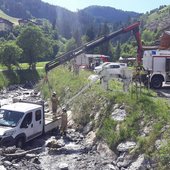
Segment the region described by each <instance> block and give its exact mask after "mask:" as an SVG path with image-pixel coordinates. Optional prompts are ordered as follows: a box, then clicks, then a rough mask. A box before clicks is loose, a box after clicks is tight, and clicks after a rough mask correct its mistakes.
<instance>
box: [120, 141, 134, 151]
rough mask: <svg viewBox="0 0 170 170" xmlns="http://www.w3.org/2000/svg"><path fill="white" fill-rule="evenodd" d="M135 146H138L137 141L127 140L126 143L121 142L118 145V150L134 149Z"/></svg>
mask: <svg viewBox="0 0 170 170" xmlns="http://www.w3.org/2000/svg"><path fill="white" fill-rule="evenodd" d="M135 147H136V143H135V142H131V141H127V142H125V143H120V144H119V145H118V146H117V150H118V151H119V152H128V151H129V150H130V149H134V148H135Z"/></svg>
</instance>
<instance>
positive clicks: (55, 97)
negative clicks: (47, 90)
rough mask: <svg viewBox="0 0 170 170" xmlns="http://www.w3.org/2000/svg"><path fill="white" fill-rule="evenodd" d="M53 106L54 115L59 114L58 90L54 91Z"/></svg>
mask: <svg viewBox="0 0 170 170" xmlns="http://www.w3.org/2000/svg"><path fill="white" fill-rule="evenodd" d="M51 106H52V112H53V114H54V116H56V114H57V106H58V98H57V95H56V92H53V93H52V96H51Z"/></svg>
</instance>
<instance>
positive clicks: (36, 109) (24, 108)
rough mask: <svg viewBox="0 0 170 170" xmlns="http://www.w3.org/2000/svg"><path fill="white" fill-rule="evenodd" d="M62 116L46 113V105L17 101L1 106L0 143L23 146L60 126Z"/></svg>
mask: <svg viewBox="0 0 170 170" xmlns="http://www.w3.org/2000/svg"><path fill="white" fill-rule="evenodd" d="M60 121H61V118H60V117H59V116H58V117H56V118H55V119H53V117H52V116H50V114H45V112H44V105H43V104H40V103H39V104H38V103H36V104H35V103H28V102H17V103H12V104H8V105H4V106H2V107H1V108H0V144H1V145H3V146H13V145H16V147H20V148H22V147H23V145H24V143H25V142H28V141H30V140H32V139H34V138H36V137H38V136H40V135H42V134H43V133H47V132H49V131H51V130H53V129H55V128H57V127H59V126H60V123H61V122H60Z"/></svg>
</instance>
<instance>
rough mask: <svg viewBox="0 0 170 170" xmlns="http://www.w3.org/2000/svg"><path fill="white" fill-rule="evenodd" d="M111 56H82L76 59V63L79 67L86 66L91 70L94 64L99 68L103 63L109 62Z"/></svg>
mask: <svg viewBox="0 0 170 170" xmlns="http://www.w3.org/2000/svg"><path fill="white" fill-rule="evenodd" d="M109 59H110V56H106V55H102V54H84V53H83V54H80V55H79V56H77V57H76V59H75V62H76V64H77V65H78V66H84V67H86V68H90V67H91V65H92V64H94V65H95V66H98V65H100V64H102V63H103V62H108V61H109Z"/></svg>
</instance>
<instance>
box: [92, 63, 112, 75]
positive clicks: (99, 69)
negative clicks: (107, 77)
mask: <svg viewBox="0 0 170 170" xmlns="http://www.w3.org/2000/svg"><path fill="white" fill-rule="evenodd" d="M110 63H111V62H104V63H102V64H101V65H99V66H97V67H95V68H94V72H95V73H97V74H99V73H100V71H102V70H103V67H104V66H106V65H108V64H110Z"/></svg>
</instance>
